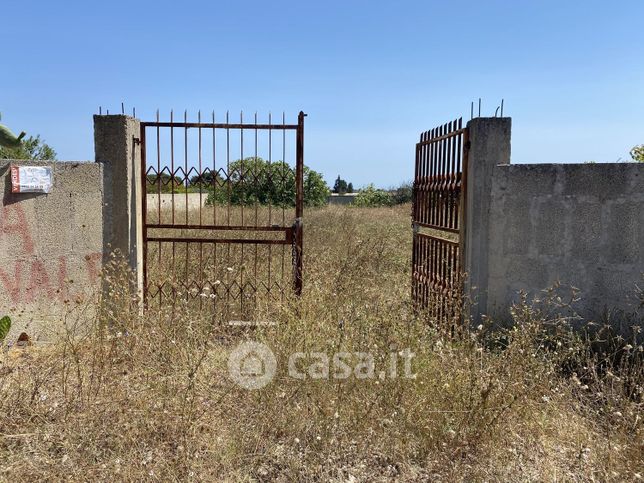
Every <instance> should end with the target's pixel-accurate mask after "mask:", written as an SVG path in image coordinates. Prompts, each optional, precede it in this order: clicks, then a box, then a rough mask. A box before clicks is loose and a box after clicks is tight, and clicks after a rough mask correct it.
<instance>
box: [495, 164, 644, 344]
mask: <svg viewBox="0 0 644 483" xmlns="http://www.w3.org/2000/svg"><path fill="white" fill-rule="evenodd" d="M489 224H490V237H489V263H490V271H489V278H488V302H487V303H488V311H489V312H490V313H492V314H494V313H498V312H501V313H503V308H504V305H507V303H508V302H509V301H510V302H511V301H514V300H516V298H517V296H516V292H517V291H518V290H520V289H524V290H528V291H529V292H532V293H535V291H537V290H539V289H543V288H546V287H548V286H550V285H552V284H553V283H554V282H556V281H559V282H561V283H562V284H563V285H567V286H568V285H571V286H574V287H576V288H578V289H579V290H580V300H579V302H577V303H576V305H575V308H576V310H577V312H578V313H579V314H580V315H582V316H583V317H585V318H587V319H591V320H596V321H601V320H602V319H604V318H605V317H606V316H607V315H608V314H609V313H610V311H618V312H620V311H623V312H626V313H635V312H637V309H638V306H639V300H638V299H637V297H636V287H637V286H640V287H642V286H643V285H642V281H643V280H644V278H643V277H644V243H643V242H644V165H643V164H639V163H610V164H603V163H602V164H523V165H520V164H517V165H507V166H497V167H495V169H494V171H493V185H492V195H491V206H490V214H489ZM615 323H616V324H620V323H621V320H620V317H617V318H615ZM618 329H620V331H622V332H624V331H625V329H626V328H625V327H618Z"/></svg>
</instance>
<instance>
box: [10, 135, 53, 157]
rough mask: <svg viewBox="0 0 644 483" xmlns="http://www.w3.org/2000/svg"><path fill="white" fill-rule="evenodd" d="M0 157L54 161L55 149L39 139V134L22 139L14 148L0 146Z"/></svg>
mask: <svg viewBox="0 0 644 483" xmlns="http://www.w3.org/2000/svg"><path fill="white" fill-rule="evenodd" d="M0 159H34V160H38V161H55V160H56V151H54V150H53V148H52V147H51V146H49V145H48V144H47V143H45V142H44V141H43V140H42V139H40V136H39V135H36V137H34V136H29V137H28V138H26V139H23V140H22V142H21V143H20V144H19V146H17V147H14V148H8V147H0Z"/></svg>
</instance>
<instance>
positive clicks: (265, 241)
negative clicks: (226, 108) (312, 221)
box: [140, 112, 305, 318]
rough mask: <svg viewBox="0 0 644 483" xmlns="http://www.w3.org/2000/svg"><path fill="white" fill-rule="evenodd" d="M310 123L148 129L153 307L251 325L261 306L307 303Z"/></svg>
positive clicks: (177, 124) (147, 287)
mask: <svg viewBox="0 0 644 483" xmlns="http://www.w3.org/2000/svg"><path fill="white" fill-rule="evenodd" d="M304 117H305V114H304V113H303V112H300V113H299V115H298V118H297V123H296V124H287V123H286V119H285V116H284V114H282V116H281V119H280V121H278V122H274V121H273V117H272V116H271V115H270V114H269V116H268V123H265V124H262V123H258V120H257V114H255V115H254V117H253V118H252V121H251V122H248V121H247V122H244V117H243V114H240V117H239V122H231V120H230V116H229V114H228V113H226V115H225V118H224V122H216V119H215V113H212V118H211V119H209V121H210V122H202V118H201V113H199V115H198V118H197V122H188V116H187V113H184V116H183V120H182V121H176V120H175V118H174V114H173V113H172V112H171V113H170V120H169V121H167V122H162V121H160V120H159V113H158V112H157V116H156V121H153V122H142V123H141V133H140V144H141V168H142V170H141V172H142V173H144V175H143V176H141V178H142V180H141V183H142V188H143V189H142V192H143V193H145V196H143V199H142V205H143V206H142V211H143V287H144V300H145V304H146V306H147V307H150V306H151V305H152V304H158V305H161V304H164V303H166V304H167V303H170V304H172V306H175V304H176V303H177V302H178V301H179V300H181V301H185V302H186V303H189V304H192V305H195V306H198V307H199V308H206V309H214V311H215V312H218V313H220V314H224V315H226V316H228V317H231V316H232V317H235V316H236V317H241V318H244V317H247V316H249V315H250V314H251V311H252V310H253V309H254V308H255V307H256V306H257V303H258V301H259V300H260V299H262V298H263V300H265V301H268V302H270V301H273V300H279V299H283V298H284V297H285V295H287V294H288V293H295V294H296V295H299V294H301V292H302V255H303V246H302V235H303V227H302V210H303V201H304V200H303V199H304V184H303V177H304Z"/></svg>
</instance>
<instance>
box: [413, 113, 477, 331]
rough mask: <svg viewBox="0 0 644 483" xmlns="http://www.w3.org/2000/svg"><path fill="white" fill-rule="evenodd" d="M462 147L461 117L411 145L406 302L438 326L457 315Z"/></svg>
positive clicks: (461, 243)
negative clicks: (413, 159) (410, 237)
mask: <svg viewBox="0 0 644 483" xmlns="http://www.w3.org/2000/svg"><path fill="white" fill-rule="evenodd" d="M468 148H469V141H468V131H467V128H463V120H462V118H461V119H457V120H455V121H452V122H449V123H447V124H444V125H442V126H439V127H437V128H434V129H431V130H429V131H426V132H423V133H422V134H421V135H420V141H419V142H418V143H417V144H416V167H415V175H414V198H413V200H414V201H413V209H412V227H413V248H412V250H413V251H412V299H413V301H414V303H415V305H416V307H417V308H418V309H420V310H423V311H426V312H427V313H429V315H430V316H431V317H433V318H435V319H436V320H437V321H439V322H454V321H455V318H457V317H460V312H461V310H460V309H461V304H462V283H463V273H462V271H463V253H464V228H465V216H466V213H465V193H466V190H465V186H466V181H467V172H466V166H467V155H468Z"/></svg>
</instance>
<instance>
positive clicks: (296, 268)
mask: <svg viewBox="0 0 644 483" xmlns="http://www.w3.org/2000/svg"><path fill="white" fill-rule="evenodd" d="M306 116H307V114H305V113H304V112H303V111H300V112H299V113H298V116H297V124H285V123H282V124H271V123H269V124H257V123H243V122H240V123H228V122H226V123H216V122H212V123H202V122H196V123H195V122H187V121H186V120H184V122H174V121H170V122H167V121H159V120H158V112H157V120H156V121H145V122H144V121H141V122H140V133H139V138H138V140H136V143H137V144H138V145H139V148H140V167H141V170H140V178H141V179H140V185H139V186H140V192H141V195H140V196H141V200H140V201H141V216H142V218H141V231H142V250H141V252H142V259H143V260H142V265H143V267H142V268H143V270H142V272H143V274H142V291H143V293H142V296H143V306H144V307H147V302H148V288H149V287H148V243H149V242H150V241H160V242H161V241H166V242H185V243H189V242H190V241H191V239H190V238H182V237H165V238H163V239H160V238H158V237H149V236H148V228H152V229H159V228H170V229H206V230H211V231H212V230H240V231H242V230H243V231H284V233H285V239H284V240H266V239H247V238H230V239H217V243H222V244H225V243H227V244H233V243H239V244H283V245H292V251H293V292H294V293H295V295H297V296H299V295H301V294H302V288H303V234H304V227H303V220H302V217H303V211H304V118H305V117H306ZM269 122H270V121H269ZM148 127H156V128H157V129H158V128H161V127H169V128H171V129H173V128H184V129H189V128H197V129H199V128H201V129H212V130H213V131H214V130H216V129H238V130H240V131H241V132H242V133H243V131H244V130H245V129H248V130H254V131H258V130H262V131H265V130H269V131H272V130H275V131H280V130H281V131H288V130H292V131H295V133H296V134H295V135H296V140H295V150H296V152H295V220H294V223H293V225H292V226H291V227H272V226H231V225H203V224H199V225H189V224H183V225H179V224H162V223H157V224H149V223H148V213H147V194H148V193H147V170H148V167H147V164H146V163H147V159H146V154H147V153H146V128H148ZM157 174H160V173H157ZM199 174H200V175H201V174H202V173H199ZM227 175H228V176H229V173H227ZM173 176H174V173H173ZM186 209H187V206H186ZM159 216H160V215H159ZM159 221H160V218H159ZM199 241H200V242H203V243H208V242H210V240H209V239H207V238H205V239H200V240H199Z"/></svg>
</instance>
